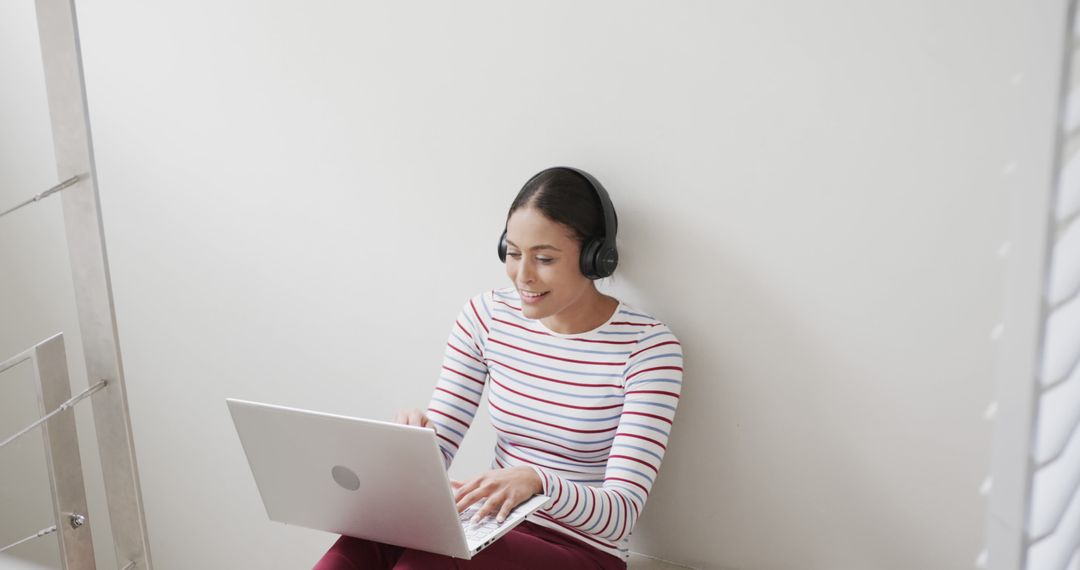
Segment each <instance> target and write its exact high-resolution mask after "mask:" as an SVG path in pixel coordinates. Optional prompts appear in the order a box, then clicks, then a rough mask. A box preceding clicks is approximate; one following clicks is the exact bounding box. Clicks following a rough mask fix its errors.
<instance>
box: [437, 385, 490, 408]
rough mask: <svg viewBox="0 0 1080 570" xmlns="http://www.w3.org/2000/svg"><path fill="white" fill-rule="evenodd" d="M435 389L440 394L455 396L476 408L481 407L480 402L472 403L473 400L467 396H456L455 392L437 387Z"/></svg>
mask: <svg viewBox="0 0 1080 570" xmlns="http://www.w3.org/2000/svg"><path fill="white" fill-rule="evenodd" d="M435 389H436V390H438V391H440V392H446V393H447V394H450V395H451V396H453V397H455V398H458V399H461V400H465V401H466V402H468V403H470V404H472V405H474V406H476V407H480V402H474V401H472V400H470V399H468V398H466V397H465V396H461V395H459V394H456V393H454V392H451V391H450V390H447V389H446V388H443V387H440V386H436V387H435ZM429 409H430V408H429Z"/></svg>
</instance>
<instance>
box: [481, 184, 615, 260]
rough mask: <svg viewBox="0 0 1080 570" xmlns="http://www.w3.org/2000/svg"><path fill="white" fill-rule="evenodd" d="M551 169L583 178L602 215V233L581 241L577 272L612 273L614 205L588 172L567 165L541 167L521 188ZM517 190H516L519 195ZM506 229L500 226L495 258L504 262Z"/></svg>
mask: <svg viewBox="0 0 1080 570" xmlns="http://www.w3.org/2000/svg"><path fill="white" fill-rule="evenodd" d="M553 170H564V171H570V172H573V173H575V174H577V175H578V176H580V177H581V178H584V179H585V181H586V182H588V183H589V186H590V187H591V188H592V189H593V192H595V194H596V196H597V198H599V199H600V209H601V210H602V212H603V216H604V231H603V235H602V236H601V237H599V238H597V237H595V236H589V237H586V239H585V242H584V243H582V244H581V259H580V260H579V265H580V268H581V273H582V274H583V275H585V277H588V278H589V279H601V278H604V277H608V276H610V275H611V274H612V273H614V272H615V267H616V266H617V265H618V263H619V252H618V250H617V249H616V247H615V237H616V235H617V234H618V230H619V222H618V219H617V218H616V217H615V206H614V205H612V203H611V197H610V196H608V193H607V190H606V189H605V188H604V186H603V184H600V181H599V180H597V179H596V178H595V177H594V176H593V175H592V174H589V173H588V172H585V171H584V170H581V169H579V168H574V167H571V166H554V167H551V168H545V169H544V170H542V171H540V172H538V173H537V174H535V175H533V176H532V177H531V178H529V180H528V182H526V183H525V185H524V186H522V190H524V189H525V188H528V187H529V185H530V184H532V182H533V180H535V179H536V178H537V177H538V176H540V175H542V174H545V173H547V172H551V171H553ZM520 194H521V192H520V191H519V192H518V195H520ZM506 247H507V246H506V229H505V228H504V229H503V233H502V236H500V238H499V260H500V261H502V262H504V263H505V262H506Z"/></svg>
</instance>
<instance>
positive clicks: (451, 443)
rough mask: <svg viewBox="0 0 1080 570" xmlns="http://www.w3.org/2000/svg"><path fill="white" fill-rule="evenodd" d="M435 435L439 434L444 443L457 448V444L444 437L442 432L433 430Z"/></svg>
mask: <svg viewBox="0 0 1080 570" xmlns="http://www.w3.org/2000/svg"><path fill="white" fill-rule="evenodd" d="M435 435H437V436H439V437H440V438H441V439H442V440H443V441H445V442H446V443H449V444H450V445H452V446H454V449H457V448H458V444H456V443H454V440H452V439H450V438H448V437H446V436H445V435H443V434H441V433H439V432H435Z"/></svg>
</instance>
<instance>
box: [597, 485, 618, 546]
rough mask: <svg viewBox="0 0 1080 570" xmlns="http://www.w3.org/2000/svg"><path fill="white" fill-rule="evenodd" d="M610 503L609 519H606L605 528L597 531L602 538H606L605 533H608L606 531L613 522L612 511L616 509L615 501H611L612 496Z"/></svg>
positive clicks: (609, 498) (609, 499)
mask: <svg viewBox="0 0 1080 570" xmlns="http://www.w3.org/2000/svg"><path fill="white" fill-rule="evenodd" d="M605 496H607V495H605ZM608 503H609V506H608V509H607V520H606V521H604V528H601V529H600V532H598V533H596V536H599V537H600V538H604V535H605V534H607V533H606V532H605V531H606V530H607V527H608V525H610V524H611V512H612V511H614V510H615V503H614V502H612V501H611V497H608Z"/></svg>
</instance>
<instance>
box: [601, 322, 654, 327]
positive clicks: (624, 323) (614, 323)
mask: <svg viewBox="0 0 1080 570" xmlns="http://www.w3.org/2000/svg"><path fill="white" fill-rule="evenodd" d="M611 324H613V325H630V326H634V327H655V326H656V325H658V324H660V323H632V322H630V321H611Z"/></svg>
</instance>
